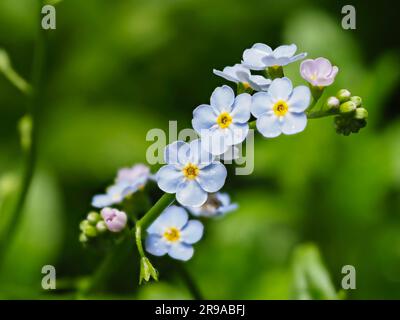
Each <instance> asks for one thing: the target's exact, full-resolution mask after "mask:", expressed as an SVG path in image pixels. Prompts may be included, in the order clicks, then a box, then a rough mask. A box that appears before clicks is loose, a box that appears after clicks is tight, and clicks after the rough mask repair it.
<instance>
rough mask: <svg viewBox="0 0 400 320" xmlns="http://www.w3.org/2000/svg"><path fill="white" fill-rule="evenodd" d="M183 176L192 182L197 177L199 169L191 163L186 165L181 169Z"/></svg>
mask: <svg viewBox="0 0 400 320" xmlns="http://www.w3.org/2000/svg"><path fill="white" fill-rule="evenodd" d="M182 171H183V174H184V175H185V177H186V178H188V179H190V180H192V179H194V178H196V177H197V176H198V175H199V171H200V170H199V167H198V166H196V165H195V164H193V163H188V164H187V165H186V166H185V167H184V168H183V170H182Z"/></svg>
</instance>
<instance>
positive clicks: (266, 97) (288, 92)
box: [251, 78, 311, 138]
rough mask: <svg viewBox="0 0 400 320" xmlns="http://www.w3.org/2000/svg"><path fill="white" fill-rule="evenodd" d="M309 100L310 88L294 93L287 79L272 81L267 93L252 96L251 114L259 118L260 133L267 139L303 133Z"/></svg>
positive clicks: (258, 127)
mask: <svg viewBox="0 0 400 320" xmlns="http://www.w3.org/2000/svg"><path fill="white" fill-rule="evenodd" d="M310 100H311V92H310V89H309V88H308V87H306V86H298V87H296V88H294V89H293V87H292V82H291V81H290V80H289V79H288V78H278V79H275V80H273V81H272V83H271V85H270V87H269V89H268V92H258V93H256V94H255V95H254V96H253V102H252V105H251V113H252V114H253V115H254V116H255V117H256V118H257V122H256V126H257V129H258V131H260V132H261V134H262V135H263V136H264V137H267V138H273V137H277V136H279V135H280V134H281V133H284V134H295V133H298V132H301V131H303V130H304V128H305V127H306V125H307V116H306V114H305V110H306V109H307V107H308V106H309V105H310Z"/></svg>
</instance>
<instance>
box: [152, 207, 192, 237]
mask: <svg viewBox="0 0 400 320" xmlns="http://www.w3.org/2000/svg"><path fill="white" fill-rule="evenodd" d="M188 219H189V217H188V214H187V212H186V210H185V209H183V208H182V207H178V206H170V207H168V208H167V209H165V210H164V211H163V213H161V214H160V216H159V217H158V218H157V219H156V220H155V221H154V222H153V223H152V224H151V225H150V227H149V228H148V229H147V232H148V233H151V234H158V235H160V236H161V235H163V234H164V232H165V230H166V229H167V228H171V227H173V228H177V229H178V230H180V229H182V228H183V226H184V225H185V224H186V223H187V221H188Z"/></svg>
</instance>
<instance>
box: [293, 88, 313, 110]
mask: <svg viewBox="0 0 400 320" xmlns="http://www.w3.org/2000/svg"><path fill="white" fill-rule="evenodd" d="M310 102H311V91H310V89H309V88H308V87H306V86H298V87H296V88H294V90H293V93H292V95H291V96H290V98H289V101H288V105H289V111H290V112H303V111H305V110H306V109H307V108H308V106H309V105H310Z"/></svg>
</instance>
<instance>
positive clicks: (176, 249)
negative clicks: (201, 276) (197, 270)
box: [168, 242, 194, 261]
mask: <svg viewBox="0 0 400 320" xmlns="http://www.w3.org/2000/svg"><path fill="white" fill-rule="evenodd" d="M193 253H194V249H193V247H192V246H191V245H188V244H185V243H179V242H178V243H174V244H172V245H171V247H170V248H169V250H168V255H169V256H170V257H171V258H174V259H177V260H182V261H188V260H189V259H190V258H192V257H193Z"/></svg>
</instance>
